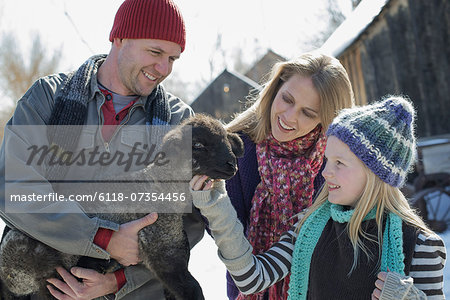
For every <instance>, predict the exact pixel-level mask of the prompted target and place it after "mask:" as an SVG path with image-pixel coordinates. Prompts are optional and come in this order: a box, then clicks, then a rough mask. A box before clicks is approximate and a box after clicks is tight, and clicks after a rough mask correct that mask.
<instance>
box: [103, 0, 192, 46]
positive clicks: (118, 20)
mask: <svg viewBox="0 0 450 300" xmlns="http://www.w3.org/2000/svg"><path fill="white" fill-rule="evenodd" d="M114 38H121V39H155V40H166V41H170V42H174V43H177V44H178V45H180V46H181V52H183V51H184V46H185V44H186V29H185V26H184V20H183V16H182V15H181V13H180V11H179V9H178V7H177V6H176V5H175V4H174V3H173V2H172V0H125V1H124V2H123V3H122V5H121V6H120V7H119V10H118V11H117V13H116V17H115V18H114V24H113V28H112V30H111V33H110V35H109V40H110V41H111V42H112V41H113V40H114Z"/></svg>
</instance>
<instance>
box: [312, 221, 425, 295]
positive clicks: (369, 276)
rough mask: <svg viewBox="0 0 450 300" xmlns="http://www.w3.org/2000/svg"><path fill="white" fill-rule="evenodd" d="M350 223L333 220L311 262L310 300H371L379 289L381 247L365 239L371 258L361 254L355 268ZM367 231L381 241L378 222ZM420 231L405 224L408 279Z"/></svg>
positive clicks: (365, 225) (367, 223) (371, 223)
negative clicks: (352, 268)
mask: <svg viewBox="0 0 450 300" xmlns="http://www.w3.org/2000/svg"><path fill="white" fill-rule="evenodd" d="M346 226H347V223H337V222H334V221H333V220H331V219H330V221H328V223H327V225H326V226H325V229H324V231H323V233H322V235H321V236H320V238H319V241H318V242H317V245H316V248H315V249H314V253H313V255H312V258H311V268H310V273H309V286H308V299H315V300H316V299H317V300H319V299H320V300H326V299H333V300H336V299H345V300H351V299H355V300H356V299H358V300H359V299H370V298H371V294H372V292H373V290H374V289H375V281H376V280H377V274H378V272H379V266H380V263H379V259H380V258H381V254H380V251H379V248H378V244H377V243H375V242H372V241H369V240H367V239H364V240H363V241H364V245H366V247H367V250H368V253H371V255H370V258H368V257H367V256H366V255H365V254H364V253H363V252H362V251H359V257H358V264H357V266H356V268H355V269H354V270H353V271H352V272H351V273H350V269H351V267H352V265H353V246H352V244H351V242H350V239H349V237H348V235H347V232H346ZM362 226H363V228H364V231H365V232H368V233H370V234H371V235H372V236H373V237H375V238H376V237H377V226H376V222H375V220H369V221H365V222H363V224H362ZM418 234H419V231H418V230H417V229H416V228H415V227H412V226H409V225H406V224H405V223H403V253H404V255H405V260H404V263H405V274H406V275H408V274H409V271H410V267H411V261H412V257H413V254H414V248H415V245H416V239H417V236H418Z"/></svg>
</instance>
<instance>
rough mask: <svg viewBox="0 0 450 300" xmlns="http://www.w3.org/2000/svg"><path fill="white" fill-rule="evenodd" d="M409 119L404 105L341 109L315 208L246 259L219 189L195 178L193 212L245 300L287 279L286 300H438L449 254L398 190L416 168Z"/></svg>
mask: <svg viewBox="0 0 450 300" xmlns="http://www.w3.org/2000/svg"><path fill="white" fill-rule="evenodd" d="M415 114H416V113H415V111H414V108H413V106H412V104H411V103H410V102H409V101H408V100H407V99H404V98H403V97H388V98H387V99H385V100H383V101H381V102H378V103H374V104H371V105H366V106H362V107H356V108H351V109H345V110H342V111H341V113H340V114H339V115H338V117H336V118H335V120H334V121H333V123H332V124H331V125H330V126H329V129H328V131H327V136H328V141H327V147H326V151H325V156H326V158H327V162H326V167H325V169H324V170H323V172H322V174H323V176H324V177H325V180H326V185H325V187H324V188H323V189H322V191H321V192H320V194H319V195H318V197H317V199H316V201H315V202H314V204H313V205H312V206H311V207H310V208H309V209H308V210H307V212H306V213H305V214H304V215H302V214H299V215H298V216H299V218H298V219H299V221H298V222H297V223H296V224H295V225H294V226H292V227H291V229H290V230H289V231H286V232H285V233H284V234H282V236H281V238H280V240H279V241H277V243H274V244H273V245H272V247H271V248H270V249H269V250H268V251H266V252H265V253H262V254H259V255H257V256H255V255H252V253H251V245H250V244H249V243H248V241H247V240H246V239H245V238H244V237H243V233H242V225H241V224H240V223H239V222H237V221H236V214H235V213H234V211H233V208H232V206H231V205H230V202H229V201H228V198H227V195H226V193H225V191H224V185H223V182H218V183H215V184H214V189H213V190H210V189H211V187H212V182H210V183H208V184H206V186H205V187H204V188H203V191H199V190H200V189H202V186H203V183H204V182H203V181H204V180H205V179H206V176H198V175H197V176H194V178H193V179H192V180H191V183H190V184H191V188H192V189H193V190H194V191H193V192H192V194H193V204H194V205H195V206H196V207H198V208H199V209H200V211H201V213H202V215H204V216H205V217H206V218H207V219H208V221H209V225H210V228H211V231H212V235H213V236H214V240H215V242H216V245H217V246H218V247H219V256H220V258H221V260H222V261H223V262H224V263H225V265H226V267H227V269H228V270H229V271H230V272H231V275H232V276H233V278H234V280H235V282H236V284H237V286H238V287H239V289H240V290H241V291H242V292H243V293H245V294H251V293H254V292H258V291H262V290H264V289H265V288H266V287H269V286H271V285H273V284H274V283H276V282H278V281H279V280H280V279H282V278H284V277H285V276H286V275H287V274H289V273H291V274H292V275H291V278H290V279H291V282H290V285H289V299H298V300H302V299H343V300H344V299H345V300H347V299H372V300H390V299H444V298H445V297H444V293H443V269H444V265H445V261H446V247H445V245H444V242H443V241H442V239H441V238H440V237H439V236H438V235H436V234H435V233H434V232H432V231H431V230H430V229H429V228H427V226H426V225H425V224H424V222H423V221H422V220H421V219H420V217H419V216H418V215H417V214H416V213H415V212H414V211H413V210H412V209H411V208H410V206H409V204H408V201H407V199H406V198H405V196H404V195H403V194H402V192H401V191H400V188H401V187H402V186H403V184H404V182H405V180H406V175H407V173H408V171H409V170H410V169H411V167H412V165H413V164H414V161H415V159H416V139H415V137H414V118H415Z"/></svg>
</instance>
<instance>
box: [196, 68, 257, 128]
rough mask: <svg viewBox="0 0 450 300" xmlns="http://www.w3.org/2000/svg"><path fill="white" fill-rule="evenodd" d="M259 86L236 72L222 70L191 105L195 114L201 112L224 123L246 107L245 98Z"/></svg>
mask: <svg viewBox="0 0 450 300" xmlns="http://www.w3.org/2000/svg"><path fill="white" fill-rule="evenodd" d="M259 88H260V86H259V85H258V84H257V83H256V82H254V81H253V80H251V79H249V78H247V77H245V76H244V75H241V74H239V73H236V72H232V71H228V70H226V69H225V70H224V71H223V72H222V73H221V74H220V75H219V76H217V77H216V79H214V80H213V81H212V82H211V83H210V84H209V85H208V86H207V87H206V88H205V89H204V90H203V91H202V92H201V93H200V95H199V96H198V97H197V98H196V99H195V100H194V102H192V103H191V107H192V109H193V110H194V111H195V112H197V113H198V112H203V113H207V114H209V115H212V116H213V117H215V118H217V119H220V120H222V121H224V122H229V121H230V120H231V117H232V116H233V115H234V114H235V113H239V112H241V111H243V110H244V109H245V108H246V107H245V105H246V102H247V100H246V97H247V96H248V94H249V93H250V92H251V91H252V90H257V89H259Z"/></svg>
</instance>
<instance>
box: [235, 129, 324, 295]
mask: <svg viewBox="0 0 450 300" xmlns="http://www.w3.org/2000/svg"><path fill="white" fill-rule="evenodd" d="M325 145H326V137H325V135H324V134H323V133H322V127H321V126H320V125H318V126H317V127H316V128H315V129H314V130H312V131H311V132H310V133H308V134H307V135H305V136H303V137H300V138H297V139H295V140H292V141H289V142H279V141H277V140H276V139H275V138H274V137H273V136H272V134H270V135H269V136H268V137H267V138H266V139H265V140H264V141H262V142H261V143H259V144H257V145H256V155H257V160H258V166H259V167H258V171H259V174H260V176H261V182H260V183H259V185H258V186H257V187H256V191H255V194H254V196H253V199H252V208H251V210H250V225H249V234H248V240H249V241H250V243H251V245H252V246H253V253H254V254H255V255H256V254H259V253H262V252H264V251H266V250H267V249H269V248H270V246H272V244H273V243H275V242H277V241H278V239H279V238H280V236H281V234H282V233H283V232H285V231H287V230H289V228H290V227H291V226H292V225H293V224H294V220H293V219H291V218H292V216H294V215H295V214H296V213H298V212H299V211H301V210H302V209H304V208H306V207H309V206H310V205H311V202H312V195H313V192H314V178H315V177H316V175H317V173H318V172H319V170H320V167H321V165H322V162H323V154H324V151H325ZM288 287H289V278H288V277H286V278H285V279H284V280H282V281H280V282H278V283H277V284H275V285H274V286H272V287H270V288H269V289H268V290H267V291H268V293H269V299H270V300H274V299H276V300H280V299H286V298H287V290H288ZM263 294H264V292H261V293H258V294H255V295H250V296H244V295H242V294H240V295H239V297H238V298H237V299H251V300H260V299H263Z"/></svg>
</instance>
